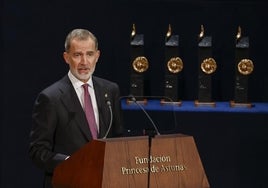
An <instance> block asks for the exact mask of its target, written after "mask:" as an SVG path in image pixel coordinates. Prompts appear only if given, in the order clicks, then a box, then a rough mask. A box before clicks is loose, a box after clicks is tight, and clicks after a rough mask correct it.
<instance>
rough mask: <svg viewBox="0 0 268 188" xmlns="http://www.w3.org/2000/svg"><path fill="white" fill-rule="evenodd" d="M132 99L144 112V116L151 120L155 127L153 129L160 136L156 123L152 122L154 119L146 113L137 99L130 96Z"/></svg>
mask: <svg viewBox="0 0 268 188" xmlns="http://www.w3.org/2000/svg"><path fill="white" fill-rule="evenodd" d="M129 97H130V99H131V100H132V101H133V102H134V103H135V104H137V105H138V106H139V108H140V109H141V110H142V111H143V112H144V114H145V115H146V117H147V118H148V119H149V120H150V122H151V124H152V125H153V128H154V130H155V132H156V134H157V135H160V133H159V131H158V128H157V126H156V125H155V123H154V121H153V120H152V118H151V117H150V116H149V114H148V113H147V112H146V110H145V109H144V108H143V107H142V105H141V104H139V103H138V102H137V100H136V98H135V97H134V96H133V95H129Z"/></svg>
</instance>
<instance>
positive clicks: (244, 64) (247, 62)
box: [230, 26, 254, 108]
mask: <svg viewBox="0 0 268 188" xmlns="http://www.w3.org/2000/svg"><path fill="white" fill-rule="evenodd" d="M235 42H236V44H235V47H236V48H235V83H234V100H232V101H231V102H230V106H231V107H249V108H250V107H252V104H251V103H249V101H248V78H249V76H250V75H251V74H252V73H253V70H254V64H253V61H252V60H251V59H250V58H249V37H243V36H242V30H241V27H240V26H239V27H238V31H237V34H236V40H235Z"/></svg>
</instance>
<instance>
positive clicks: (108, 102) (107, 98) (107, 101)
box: [104, 93, 111, 106]
mask: <svg viewBox="0 0 268 188" xmlns="http://www.w3.org/2000/svg"><path fill="white" fill-rule="evenodd" d="M104 98H105V102H106V104H107V105H109V106H111V101H110V100H109V97H108V93H105V94H104Z"/></svg>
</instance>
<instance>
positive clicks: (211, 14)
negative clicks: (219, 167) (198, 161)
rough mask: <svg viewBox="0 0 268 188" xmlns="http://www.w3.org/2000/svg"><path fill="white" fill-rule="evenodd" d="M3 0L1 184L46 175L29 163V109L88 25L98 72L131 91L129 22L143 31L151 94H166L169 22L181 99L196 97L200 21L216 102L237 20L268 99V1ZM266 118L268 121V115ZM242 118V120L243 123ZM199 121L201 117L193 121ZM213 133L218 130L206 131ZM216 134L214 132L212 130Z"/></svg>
mask: <svg viewBox="0 0 268 188" xmlns="http://www.w3.org/2000/svg"><path fill="white" fill-rule="evenodd" d="M0 5H1V49H2V50H1V65H2V68H1V80H2V89H1V92H0V93H1V96H0V97H1V99H2V101H1V102H2V105H1V129H0V131H1V142H0V146H1V156H0V160H1V166H0V167H1V177H0V187H3V188H13V187H41V181H42V173H41V172H40V171H39V170H37V169H36V168H35V167H34V166H33V165H32V164H31V162H30V161H29V159H28V154H27V148H28V136H29V131H30V128H31V110H32V105H33V102H34V99H35V97H36V95H37V94H38V92H39V91H40V90H41V89H43V88H44V87H46V86H48V85H49V84H51V83H52V82H54V81H56V80H58V79H59V78H61V77H62V76H63V75H64V74H66V72H67V70H68V67H67V65H66V64H65V63H64V61H63V58H62V53H63V44H64V40H65V36H66V35H67V33H68V32H69V31H70V30H71V29H73V28H78V27H79V28H87V29H89V30H91V31H92V32H93V33H95V34H96V36H97V37H98V39H99V43H100V50H101V58H100V60H99V63H98V67H97V70H96V75H98V76H101V77H105V78H107V79H110V80H113V81H115V82H117V83H118V84H119V85H120V88H121V92H122V95H127V94H129V67H130V61H129V37H130V32H131V29H132V24H133V23H135V24H136V28H137V32H138V33H143V34H144V35H145V55H146V57H147V58H148V59H149V63H150V69H149V71H148V72H147V73H146V80H147V82H148V83H149V84H148V86H147V88H146V93H145V94H146V95H163V86H162V83H163V78H164V75H163V73H164V71H163V70H164V69H163V67H164V62H163V59H164V57H163V55H164V48H163V42H164V36H165V34H166V32H167V28H168V24H171V25H172V30H173V32H174V33H176V34H178V35H179V36H180V53H181V58H182V59H183V61H184V64H185V69H184V90H183V96H182V99H183V100H194V99H196V87H197V72H198V69H197V44H196V41H197V35H198V34H199V32H200V25H201V24H203V25H204V26H205V31H206V34H207V35H210V36H212V37H213V56H214V58H215V59H216V61H217V64H218V67H219V69H218V70H217V73H216V74H215V76H214V92H215V100H217V101H228V100H231V99H232V92H233V74H234V69H233V67H234V37H235V35H236V33H237V28H238V26H241V27H242V34H243V35H245V36H249V37H250V57H251V59H252V60H253V62H254V65H255V69H254V73H253V74H252V75H251V76H250V79H249V88H250V90H249V96H250V100H251V101H255V102H267V101H268V63H267V50H268V47H267V42H268V40H267V33H268V26H267V23H268V13H267V8H268V5H267V3H265V2H261V1H256V0H255V1H253V0H252V1H250V0H248V1H205V0H204V1H202V0H199V1H193V0H189V1H187V0H185V1H183V0H182V1H180V0H166V1H165V0H145V1H142V0H132V1H130V0H115V1H108V0H107V1H105V0H99V1H81V0H76V1H72V0H65V1H52V0H39V1H15V0H3V1H1V3H0ZM266 120H267V119H266ZM238 122H239V121H238ZM196 123H198V122H196ZM207 131H213V130H207ZM211 134H213V132H211Z"/></svg>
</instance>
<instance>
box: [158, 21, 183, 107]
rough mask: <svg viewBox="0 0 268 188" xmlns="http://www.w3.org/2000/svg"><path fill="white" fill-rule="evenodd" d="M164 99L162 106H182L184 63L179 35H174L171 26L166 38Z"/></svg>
mask: <svg viewBox="0 0 268 188" xmlns="http://www.w3.org/2000/svg"><path fill="white" fill-rule="evenodd" d="M164 67H165V81H164V98H163V99H162V100H161V104H176V105H179V106H180V105H181V93H182V70H183V62H182V60H181V58H180V57H179V35H173V34H172V30H171V25H170V24H169V27H168V31H167V34H166V37H165V61H164Z"/></svg>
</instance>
